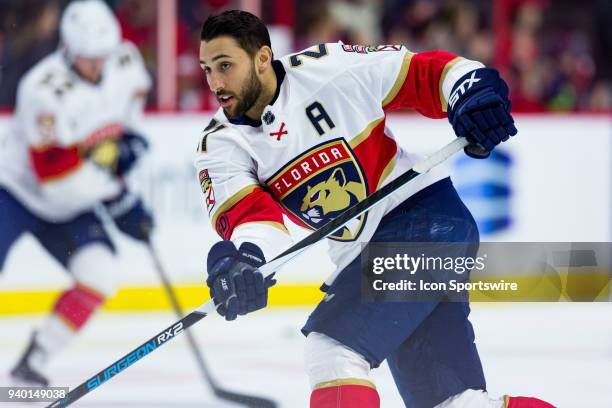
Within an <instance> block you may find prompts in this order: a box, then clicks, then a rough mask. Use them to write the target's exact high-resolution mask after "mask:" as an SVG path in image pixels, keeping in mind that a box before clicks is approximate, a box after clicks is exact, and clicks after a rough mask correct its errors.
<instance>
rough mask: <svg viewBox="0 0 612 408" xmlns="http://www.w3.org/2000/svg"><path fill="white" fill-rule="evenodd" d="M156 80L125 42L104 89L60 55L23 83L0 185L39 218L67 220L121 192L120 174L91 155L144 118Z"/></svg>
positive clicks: (1, 151) (0, 159)
mask: <svg viewBox="0 0 612 408" xmlns="http://www.w3.org/2000/svg"><path fill="white" fill-rule="evenodd" d="M149 88H150V79H149V76H148V74H147V72H146V70H145V68H144V65H143V63H142V58H141V56H140V54H139V52H138V50H137V49H136V48H135V47H134V46H133V45H132V44H130V43H123V44H122V45H121V46H120V47H119V48H118V50H117V51H116V52H115V53H114V54H113V55H112V56H110V57H109V58H108V59H107V61H106V62H105V65H104V68H103V73H102V77H101V79H100V81H99V83H96V84H94V83H91V82H88V81H86V80H84V79H82V78H80V77H79V76H78V75H77V74H76V73H75V72H74V71H73V70H72V69H71V67H70V64H69V62H68V61H67V60H66V58H65V56H64V53H63V52H62V51H61V50H58V51H56V52H55V53H53V54H51V55H49V56H47V57H46V58H44V59H43V60H42V61H40V62H39V63H38V64H37V65H36V66H34V67H33V68H32V69H31V70H30V71H29V72H28V73H27V74H26V75H25V76H24V77H23V79H22V80H21V82H20V84H19V87H18V91H17V106H16V109H15V115H14V117H13V120H12V124H11V126H10V128H9V129H8V132H7V134H6V135H4V140H3V143H2V145H1V146H0V155H1V156H0V187H4V188H6V189H8V190H9V191H10V192H11V193H12V194H13V195H15V196H16V197H17V199H19V200H20V201H21V202H22V203H23V204H24V205H25V206H26V207H27V208H28V209H29V210H30V211H32V212H33V213H34V214H35V215H37V216H39V217H40V218H43V219H45V220H47V221H65V220H68V219H70V218H73V217H74V216H76V215H78V214H79V213H82V212H84V211H87V210H91V209H92V208H93V207H94V206H95V205H96V204H97V203H99V202H100V201H101V200H104V199H108V198H111V197H113V196H115V195H117V194H118V193H119V192H120V189H121V184H120V181H119V180H117V178H116V177H115V176H113V175H112V174H111V172H109V171H108V169H104V168H103V167H100V166H98V165H96V164H94V163H93V162H92V161H90V160H87V159H86V155H85V154H84V152H87V151H91V149H92V148H94V147H95V146H97V145H98V144H100V143H104V141H108V140H109V139H112V138H117V137H120V135H121V134H122V132H123V130H122V129H123V128H124V127H126V126H131V125H132V124H133V122H134V121H136V120H137V117H138V116H139V115H140V114H141V113H142V107H143V102H144V98H143V97H144V96H145V95H146V93H147V91H148V90H149Z"/></svg>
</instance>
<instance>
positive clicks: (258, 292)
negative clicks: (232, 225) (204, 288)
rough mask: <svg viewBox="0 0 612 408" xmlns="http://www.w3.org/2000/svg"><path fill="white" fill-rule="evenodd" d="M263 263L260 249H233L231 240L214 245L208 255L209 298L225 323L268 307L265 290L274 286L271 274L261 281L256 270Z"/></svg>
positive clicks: (259, 274) (247, 243)
mask: <svg viewBox="0 0 612 408" xmlns="http://www.w3.org/2000/svg"><path fill="white" fill-rule="evenodd" d="M264 263H265V259H264V256H263V253H262V252H261V249H259V247H258V246H257V245H255V244H252V243H250V242H245V243H243V244H242V245H240V248H239V249H236V247H235V246H234V244H233V243H232V242H231V241H221V242H217V243H216V244H214V245H213V246H212V248H211V249H210V251H209V252H208V262H207V265H208V279H206V284H207V285H208V287H209V288H210V297H211V298H212V299H213V300H214V302H215V305H217V311H218V312H219V314H220V315H221V316H223V317H225V320H228V321H229V320H234V319H236V317H238V315H245V314H247V313H250V312H254V311H256V310H259V309H263V308H264V307H266V305H267V304H268V288H270V287H271V286H273V285H274V284H275V283H276V280H274V279H273V275H271V276H268V277H267V278H265V279H264V277H263V275H262V273H261V272H260V271H259V270H258V269H257V268H258V267H259V266H261V265H263V264H264Z"/></svg>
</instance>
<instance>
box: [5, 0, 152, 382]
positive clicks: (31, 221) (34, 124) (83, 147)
mask: <svg viewBox="0 0 612 408" xmlns="http://www.w3.org/2000/svg"><path fill="white" fill-rule="evenodd" d="M60 37H61V46H60V48H59V49H58V50H57V51H55V52H54V53H52V54H50V55H49V56H47V57H46V58H44V59H43V60H41V61H40V62H39V63H38V64H37V65H36V66H35V67H34V68H32V69H31V70H30V71H29V72H28V73H27V74H26V75H25V76H24V77H23V79H21V82H20V84H19V87H18V92H17V104H16V111H15V116H14V119H13V124H12V128H11V130H10V133H9V134H8V135H7V137H6V140H5V143H4V145H3V147H2V159H1V160H0V168H1V170H0V214H2V218H1V220H0V229H1V230H2V234H1V235H0V268H2V266H3V264H4V262H5V260H6V257H7V254H8V252H9V250H10V249H11V247H12V246H13V244H14V243H15V242H16V240H17V239H18V238H19V237H20V236H21V235H22V234H24V233H30V234H32V235H34V236H35V237H36V238H37V240H38V241H39V242H40V244H41V245H42V246H43V247H44V248H45V249H46V251H47V252H48V253H49V255H51V256H53V257H54V258H55V259H56V260H57V261H58V262H60V263H61V264H62V265H63V266H64V267H65V268H66V270H67V271H68V272H69V273H70V275H71V276H72V278H73V279H74V285H73V286H72V287H71V288H69V289H67V290H66V291H64V292H63V293H62V294H61V296H60V297H59V298H58V299H57V301H56V303H55V306H54V307H53V311H52V314H51V316H50V317H49V318H48V319H47V321H46V322H45V323H44V324H43V325H42V326H41V327H40V328H39V329H38V330H37V331H36V332H35V333H34V334H33V336H32V339H31V342H30V344H29V345H28V347H27V349H26V350H25V352H24V354H23V355H22V356H21V358H20V359H19V360H18V362H17V364H16V365H15V367H14V368H13V370H12V371H11V376H12V378H13V380H14V381H15V382H17V383H30V384H36V385H45V386H46V385H48V380H47V378H45V376H44V375H43V373H42V369H43V366H44V364H45V363H46V362H47V361H48V359H49V357H50V356H52V355H54V354H56V353H58V352H59V351H60V350H61V349H63V348H64V347H65V346H67V345H68V344H69V343H70V340H71V339H72V338H73V337H74V336H75V335H76V334H77V333H78V331H79V330H80V329H81V328H82V327H83V325H84V324H85V323H86V322H87V321H88V319H89V318H90V317H91V315H92V314H93V312H95V311H96V310H97V309H98V308H99V307H100V305H101V304H102V303H103V302H104V300H105V299H106V298H107V297H109V296H110V295H111V294H112V293H113V292H114V291H115V277H114V273H115V271H116V270H117V266H116V260H115V255H114V247H113V244H112V243H111V241H110V239H109V237H108V235H107V233H106V231H105V230H104V228H103V226H102V223H101V220H100V219H99V217H98V216H97V215H96V214H95V213H94V209H95V208H96V207H98V206H100V205H102V207H104V208H105V209H106V211H108V214H109V215H110V216H111V217H112V218H113V219H114V221H115V223H116V225H117V227H118V228H119V229H120V230H121V231H123V232H124V233H126V234H127V235H129V236H131V237H133V238H135V239H137V240H142V241H146V240H148V238H149V234H150V230H151V228H152V225H153V222H152V221H153V220H152V217H151V215H150V214H149V213H148V211H147V210H146V209H145V208H144V207H143V204H142V202H141V200H140V199H139V198H138V197H137V196H135V195H134V194H132V193H130V192H128V190H127V188H126V184H125V182H124V176H125V175H126V174H127V173H128V172H129V171H130V169H131V168H132V167H133V165H134V164H135V162H136V160H137V159H138V158H139V156H141V155H142V154H143V153H144V152H145V150H146V149H147V143H146V141H145V140H144V138H143V137H142V136H139V135H138V133H136V132H135V131H134V129H135V126H136V124H137V122H138V120H139V117H140V116H141V113H142V110H143V106H144V101H145V98H146V95H147V92H148V90H149V88H150V79H149V77H148V75H147V73H146V71H145V69H144V66H143V64H142V61H141V57H140V54H139V52H138V51H137V49H136V48H135V47H134V46H133V45H132V44H130V43H127V42H123V43H122V42H121V32H120V28H119V24H118V22H117V20H116V18H115V16H114V15H113V13H112V12H111V10H110V9H109V8H108V6H107V5H106V4H105V3H104V2H102V1H99V0H84V1H77V2H73V3H71V4H70V5H69V6H68V7H67V9H66V10H65V12H64V14H63V16H62V18H61V23H60Z"/></svg>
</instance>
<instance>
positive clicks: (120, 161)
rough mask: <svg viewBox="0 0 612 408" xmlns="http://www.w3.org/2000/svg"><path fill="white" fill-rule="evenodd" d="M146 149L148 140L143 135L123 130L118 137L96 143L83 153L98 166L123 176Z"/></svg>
mask: <svg viewBox="0 0 612 408" xmlns="http://www.w3.org/2000/svg"><path fill="white" fill-rule="evenodd" d="M148 149H149V142H147V140H146V139H145V138H144V137H143V136H141V135H139V134H137V133H134V132H131V131H125V132H123V134H122V135H121V136H120V137H119V138H115V139H106V140H104V141H102V142H100V143H97V144H96V145H95V146H93V147H92V148H91V149H89V150H87V151H86V153H85V155H86V157H88V158H89V159H91V160H92V161H93V162H94V163H95V164H97V165H98V166H100V167H102V168H105V169H108V170H109V171H110V172H112V173H113V174H115V175H117V176H119V177H123V176H124V175H125V174H127V173H128V172H129V171H130V170H131V169H132V167H134V165H135V164H136V162H137V160H138V159H139V158H140V157H141V156H142V155H144V153H145V152H146V151H147V150H148Z"/></svg>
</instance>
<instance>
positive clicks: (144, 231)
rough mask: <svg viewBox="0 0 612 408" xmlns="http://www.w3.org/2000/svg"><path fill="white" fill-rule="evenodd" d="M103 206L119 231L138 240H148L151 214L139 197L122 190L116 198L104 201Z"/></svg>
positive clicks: (151, 220) (151, 226)
mask: <svg viewBox="0 0 612 408" xmlns="http://www.w3.org/2000/svg"><path fill="white" fill-rule="evenodd" d="M104 206H105V207H106V210H107V211H108V214H109V215H110V216H111V217H112V218H113V220H114V221H115V225H116V226H117V228H118V229H119V230H120V231H121V232H123V233H124V234H127V235H129V236H131V237H132V238H134V239H137V240H139V241H144V242H149V241H150V239H151V231H152V230H153V216H152V215H151V213H150V212H149V211H148V210H147V209H146V208H145V207H144V205H143V203H142V200H141V199H140V198H139V197H137V196H136V195H134V194H131V193H129V192H128V191H127V190H123V191H122V192H121V193H120V194H119V195H118V196H117V197H116V198H114V199H112V200H109V201H105V202H104Z"/></svg>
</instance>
